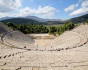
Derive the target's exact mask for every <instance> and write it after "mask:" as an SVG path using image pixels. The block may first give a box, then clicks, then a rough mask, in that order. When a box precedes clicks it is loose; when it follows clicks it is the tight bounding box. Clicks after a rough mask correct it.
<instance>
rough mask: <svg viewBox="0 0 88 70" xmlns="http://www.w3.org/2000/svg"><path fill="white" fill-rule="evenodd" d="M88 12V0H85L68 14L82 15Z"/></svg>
mask: <svg viewBox="0 0 88 70" xmlns="http://www.w3.org/2000/svg"><path fill="white" fill-rule="evenodd" d="M87 13H88V0H85V1H83V2H82V4H81V8H79V9H77V10H75V11H73V12H72V13H71V14H70V16H75V15H83V14H87Z"/></svg>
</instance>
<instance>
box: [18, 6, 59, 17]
mask: <svg viewBox="0 0 88 70" xmlns="http://www.w3.org/2000/svg"><path fill="white" fill-rule="evenodd" d="M56 12H58V10H57V9H56V8H54V7H50V6H45V7H42V6H39V8H38V9H31V8H29V7H26V8H24V9H21V10H20V14H19V16H28V15H31V16H34V15H40V16H42V17H43V18H48V17H49V18H50V17H51V18H52V17H54V15H55V13H56Z"/></svg>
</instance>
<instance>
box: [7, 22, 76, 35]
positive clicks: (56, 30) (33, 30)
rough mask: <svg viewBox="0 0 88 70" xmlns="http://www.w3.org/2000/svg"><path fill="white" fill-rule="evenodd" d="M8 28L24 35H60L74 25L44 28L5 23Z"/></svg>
mask: <svg viewBox="0 0 88 70" xmlns="http://www.w3.org/2000/svg"><path fill="white" fill-rule="evenodd" d="M5 24H6V25H7V26H8V27H10V28H12V29H13V30H19V31H21V32H23V33H24V34H30V33H49V34H54V35H56V34H58V35H60V34H62V33H63V32H64V31H66V30H71V29H73V28H74V27H75V25H74V23H72V22H70V23H68V24H63V25H62V26H45V25H34V24H28V25H25V24H19V25H15V24H13V23H11V22H8V23H5Z"/></svg>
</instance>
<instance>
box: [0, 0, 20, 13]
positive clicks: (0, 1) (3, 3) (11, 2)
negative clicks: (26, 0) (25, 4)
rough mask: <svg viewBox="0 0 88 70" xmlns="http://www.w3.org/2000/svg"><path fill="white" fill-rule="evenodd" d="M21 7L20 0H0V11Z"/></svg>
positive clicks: (9, 10)
mask: <svg viewBox="0 0 88 70" xmlns="http://www.w3.org/2000/svg"><path fill="white" fill-rule="evenodd" d="M19 7H21V0H0V12H4V13H5V12H11V11H14V10H17V9H18V8H19Z"/></svg>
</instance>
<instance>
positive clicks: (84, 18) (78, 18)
mask: <svg viewBox="0 0 88 70" xmlns="http://www.w3.org/2000/svg"><path fill="white" fill-rule="evenodd" d="M87 19H88V14H86V15H83V16H79V17H75V18H72V19H69V20H66V21H65V22H67V23H68V22H73V23H76V24H77V23H82V22H85V21H86V20H87Z"/></svg>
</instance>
